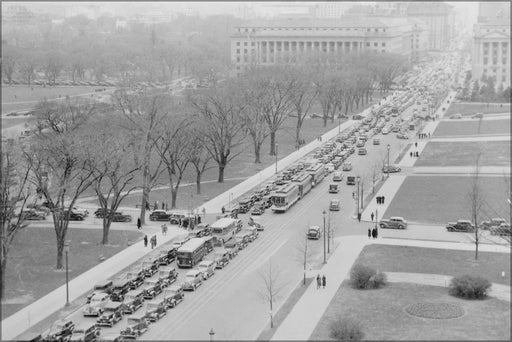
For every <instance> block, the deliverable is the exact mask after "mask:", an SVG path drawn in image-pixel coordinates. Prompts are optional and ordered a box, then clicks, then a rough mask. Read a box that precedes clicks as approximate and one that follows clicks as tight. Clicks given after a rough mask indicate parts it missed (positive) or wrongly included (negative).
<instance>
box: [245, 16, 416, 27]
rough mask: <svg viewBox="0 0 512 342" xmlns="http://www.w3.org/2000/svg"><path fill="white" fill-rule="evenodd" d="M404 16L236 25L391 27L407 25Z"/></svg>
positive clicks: (278, 21) (280, 21) (265, 21)
mask: <svg viewBox="0 0 512 342" xmlns="http://www.w3.org/2000/svg"><path fill="white" fill-rule="evenodd" d="M407 24H408V22H407V19H406V18H384V17H367V16H365V17H362V16H345V17H341V18H332V19H331V18H327V19H316V18H287V19H276V20H252V21H246V22H244V23H243V24H241V25H238V26H237V27H244V28H268V27H286V28H300V27H319V28H324V27H325V28H330V27H361V28H363V27H392V26H402V25H407Z"/></svg>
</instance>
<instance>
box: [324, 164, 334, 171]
mask: <svg viewBox="0 0 512 342" xmlns="http://www.w3.org/2000/svg"><path fill="white" fill-rule="evenodd" d="M325 171H327V172H328V173H331V172H333V171H334V164H333V163H327V164H325Z"/></svg>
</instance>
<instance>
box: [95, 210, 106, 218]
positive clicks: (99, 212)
mask: <svg viewBox="0 0 512 342" xmlns="http://www.w3.org/2000/svg"><path fill="white" fill-rule="evenodd" d="M109 213H110V209H103V208H98V209H96V211H95V212H94V216H96V218H104V217H105V216H107V215H108V214H109Z"/></svg>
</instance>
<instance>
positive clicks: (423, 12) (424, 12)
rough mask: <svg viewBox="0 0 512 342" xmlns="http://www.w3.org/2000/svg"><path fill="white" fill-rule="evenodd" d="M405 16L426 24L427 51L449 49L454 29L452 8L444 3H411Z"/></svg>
mask: <svg viewBox="0 0 512 342" xmlns="http://www.w3.org/2000/svg"><path fill="white" fill-rule="evenodd" d="M407 16H408V17H412V18H416V19H420V20H422V21H423V22H425V24H427V26H428V28H429V37H428V44H429V45H428V48H429V50H432V51H442V50H445V49H447V48H448V47H449V44H450V40H451V39H452V38H453V35H454V28H455V13H454V10H453V7H452V6H450V5H448V4H446V3H444V2H411V3H409V4H408V6H407Z"/></svg>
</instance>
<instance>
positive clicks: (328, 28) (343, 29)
mask: <svg viewBox="0 0 512 342" xmlns="http://www.w3.org/2000/svg"><path fill="white" fill-rule="evenodd" d="M258 30H261V31H297V30H298V31H352V30H353V31H361V32H364V28H356V27H298V28H297V27H267V28H260V29H258ZM238 32H240V33H242V32H245V33H249V32H252V33H256V29H255V28H251V29H249V28H245V29H242V28H239V29H238ZM366 32H372V29H371V28H366ZM373 32H386V29H385V28H373Z"/></svg>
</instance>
